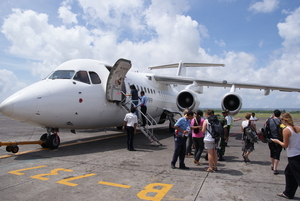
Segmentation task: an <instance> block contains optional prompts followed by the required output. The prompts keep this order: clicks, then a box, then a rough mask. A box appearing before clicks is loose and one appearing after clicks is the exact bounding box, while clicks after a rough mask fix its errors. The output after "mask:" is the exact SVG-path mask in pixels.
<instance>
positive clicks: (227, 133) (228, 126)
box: [225, 110, 242, 146]
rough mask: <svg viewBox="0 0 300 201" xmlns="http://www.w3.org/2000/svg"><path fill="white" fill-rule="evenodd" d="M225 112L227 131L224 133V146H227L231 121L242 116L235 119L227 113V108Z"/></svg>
mask: <svg viewBox="0 0 300 201" xmlns="http://www.w3.org/2000/svg"><path fill="white" fill-rule="evenodd" d="M225 112H226V113H225V119H226V121H227V127H226V128H227V132H226V133H225V146H227V145H228V141H229V134H230V128H231V127H232V125H233V122H235V121H239V120H241V119H242V118H238V119H235V118H233V117H232V116H231V115H229V110H226V111H225Z"/></svg>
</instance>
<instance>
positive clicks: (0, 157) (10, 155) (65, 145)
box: [0, 134, 127, 159]
mask: <svg viewBox="0 0 300 201" xmlns="http://www.w3.org/2000/svg"><path fill="white" fill-rule="evenodd" d="M124 135H127V134H120V135H114V136H109V137H104V138H97V139H93V140H87V141H81V142H74V143H69V144H63V145H60V146H59V147H67V146H71V145H77V144H83V143H88V142H94V141H99V140H105V139H110V138H115V137H121V136H124ZM48 149H49V148H41V149H36V150H29V151H23V152H19V153H15V154H8V155H2V156H0V159H2V158H9V157H12V156H18V155H23V154H27V153H32V152H39V151H43V150H48Z"/></svg>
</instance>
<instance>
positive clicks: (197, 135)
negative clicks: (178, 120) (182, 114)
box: [191, 110, 204, 165]
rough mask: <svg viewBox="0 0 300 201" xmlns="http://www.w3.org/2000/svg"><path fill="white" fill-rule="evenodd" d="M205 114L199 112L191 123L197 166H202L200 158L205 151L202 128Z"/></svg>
mask: <svg viewBox="0 0 300 201" xmlns="http://www.w3.org/2000/svg"><path fill="white" fill-rule="evenodd" d="M202 116H203V112H202V110H197V116H196V117H195V118H194V119H192V121H191V129H192V138H193V143H194V145H195V153H194V163H195V164H196V165H200V162H199V160H200V157H201V154H202V152H203V150H204V142H203V138H204V135H203V133H202V126H203V122H204V119H203V118H202Z"/></svg>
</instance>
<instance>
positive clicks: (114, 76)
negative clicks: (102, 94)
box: [106, 59, 131, 102]
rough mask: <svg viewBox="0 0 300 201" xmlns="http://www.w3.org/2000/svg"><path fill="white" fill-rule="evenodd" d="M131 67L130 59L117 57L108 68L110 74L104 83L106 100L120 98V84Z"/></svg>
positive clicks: (111, 100) (119, 99)
mask: <svg viewBox="0 0 300 201" xmlns="http://www.w3.org/2000/svg"><path fill="white" fill-rule="evenodd" d="M130 68H131V61H129V60H126V59H119V60H118V61H117V62H116V63H115V65H114V66H113V67H112V69H111V70H110V74H109V76H108V79H107V84H106V98H107V100H108V101H110V102H113V101H121V100H122V93H121V91H122V85H123V84H124V78H125V75H126V74H127V72H128V71H129V69H130Z"/></svg>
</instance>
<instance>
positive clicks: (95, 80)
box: [89, 71, 101, 84]
mask: <svg viewBox="0 0 300 201" xmlns="http://www.w3.org/2000/svg"><path fill="white" fill-rule="evenodd" d="M89 74H90V77H91V80H92V83H93V84H101V80H100V77H99V76H98V74H97V73H95V72H92V71H90V72H89Z"/></svg>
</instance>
